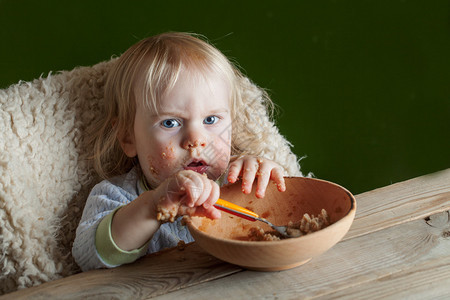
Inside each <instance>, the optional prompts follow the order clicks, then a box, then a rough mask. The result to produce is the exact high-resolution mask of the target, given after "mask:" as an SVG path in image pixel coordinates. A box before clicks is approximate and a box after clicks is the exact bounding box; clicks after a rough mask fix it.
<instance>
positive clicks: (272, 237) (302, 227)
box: [248, 209, 330, 241]
mask: <svg viewBox="0 0 450 300" xmlns="http://www.w3.org/2000/svg"><path fill="white" fill-rule="evenodd" d="M328 225H330V218H329V216H328V213H327V211H326V210H325V209H322V210H321V212H320V213H319V214H318V215H317V216H314V215H311V216H310V215H309V214H308V213H305V214H304V215H303V217H302V219H301V220H299V221H296V222H292V221H290V222H289V223H288V224H287V230H286V231H287V234H288V235H289V236H290V237H300V236H303V235H307V234H309V233H312V232H315V231H318V230H321V229H323V228H325V227H327V226H328ZM281 239H285V237H283V236H282V235H281V234H279V233H278V232H276V231H274V230H273V231H267V230H264V229H262V228H261V227H259V226H257V227H252V228H250V230H249V233H248V240H249V241H279V240H281Z"/></svg>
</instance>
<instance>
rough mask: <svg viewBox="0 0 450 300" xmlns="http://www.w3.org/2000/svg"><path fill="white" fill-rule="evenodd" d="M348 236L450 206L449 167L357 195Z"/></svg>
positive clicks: (385, 226)
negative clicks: (353, 218) (354, 213)
mask: <svg viewBox="0 0 450 300" xmlns="http://www.w3.org/2000/svg"><path fill="white" fill-rule="evenodd" d="M355 198H356V203H357V209H356V216H355V220H354V221H353V224H352V227H351V228H350V230H349V231H348V233H347V234H346V236H345V237H344V240H345V239H350V238H353V237H357V236H360V235H364V234H367V233H370V232H374V231H377V230H381V229H384V228H387V227H390V226H395V225H397V224H402V223H404V222H409V221H412V220H417V219H423V218H425V217H427V216H430V215H433V214H436V213H438V212H442V211H446V210H449V209H450V169H446V170H443V171H440V172H436V173H433V174H429V175H425V176H421V177H417V178H414V179H411V180H407V181H403V182H400V183H396V184H392V185H389V186H386V187H383V188H379V189H376V190H373V191H370V192H366V193H362V194H359V195H357V196H355Z"/></svg>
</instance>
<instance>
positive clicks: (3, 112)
mask: <svg viewBox="0 0 450 300" xmlns="http://www.w3.org/2000/svg"><path fill="white" fill-rule="evenodd" d="M114 61H115V59H112V60H110V61H106V62H102V63H99V64H96V65H94V66H92V67H79V68H75V69H74V70H72V71H63V72H59V73H57V74H55V75H51V74H50V75H49V76H48V77H47V78H39V79H36V80H34V81H32V82H19V83H18V84H15V85H12V86H10V87H9V88H7V89H4V90H0V265H1V274H0V294H4V293H8V292H12V291H15V290H17V289H21V288H26V287H31V286H34V285H38V284H41V283H44V282H47V281H51V280H55V279H57V278H61V277H65V276H68V275H70V274H74V273H76V272H79V269H78V267H77V266H76V264H75V263H74V261H73V259H72V256H71V248H72V242H73V240H74V235H75V229H76V227H77V224H78V221H79V219H80V217H81V213H82V210H83V207H84V203H85V200H86V197H87V195H88V193H89V191H90V189H91V188H92V186H93V185H94V184H95V183H97V182H98V181H99V178H98V177H97V176H96V174H95V172H94V171H93V168H92V167H91V166H90V164H89V160H88V154H89V151H87V150H88V149H86V147H84V146H83V145H84V143H85V141H84V138H83V136H84V133H85V132H86V130H87V129H88V128H89V126H91V124H92V121H93V119H94V118H95V117H96V116H97V115H98V114H99V113H100V111H101V107H100V104H99V103H100V102H101V100H102V98H103V88H104V84H105V80H106V75H107V72H108V70H109V69H110V67H111V66H112V64H113V63H114ZM243 93H244V94H245V95H246V103H247V105H248V106H249V107H252V109H251V110H248V109H246V108H242V114H241V115H240V118H242V121H243V122H242V124H247V126H249V125H250V124H253V125H254V126H253V127H252V126H249V127H248V128H250V129H251V130H250V131H248V130H244V131H247V132H248V133H247V135H249V134H251V135H252V136H246V137H245V136H244V137H243V138H242V139H241V140H239V141H237V144H238V146H239V144H242V147H244V146H245V147H247V148H250V149H249V150H250V151H249V152H250V153H252V154H255V155H264V156H265V157H267V158H270V159H273V160H275V161H276V162H278V163H279V164H280V165H282V166H283V167H284V168H285V173H286V175H290V176H301V173H300V169H299V164H298V160H297V157H296V156H295V155H294V154H293V153H292V152H291V149H290V144H289V143H288V142H287V141H286V140H285V139H284V137H283V136H281V135H280V134H279V131H278V129H277V128H276V126H275V125H274V124H273V123H272V122H271V121H270V120H269V119H268V118H267V117H264V108H263V106H262V104H261V97H262V95H261V92H260V91H259V90H258V89H257V88H256V87H255V86H254V85H253V84H252V83H251V82H250V81H246V83H245V84H244V87H243ZM255 111H260V112H261V116H262V118H261V119H260V120H259V121H258V123H257V124H255V120H254V117H255V115H254V112H255ZM252 128H253V129H252ZM255 141H258V142H257V143H255ZM263 141H264V142H263Z"/></svg>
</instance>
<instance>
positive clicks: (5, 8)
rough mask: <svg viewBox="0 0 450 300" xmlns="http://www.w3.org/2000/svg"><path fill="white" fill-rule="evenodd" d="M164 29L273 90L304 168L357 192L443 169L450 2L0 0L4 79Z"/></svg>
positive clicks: (449, 113)
mask: <svg viewBox="0 0 450 300" xmlns="http://www.w3.org/2000/svg"><path fill="white" fill-rule="evenodd" d="M169 30H170V31H189V32H196V33H201V34H204V35H206V36H207V37H208V38H209V39H210V40H211V41H212V42H213V43H214V44H215V45H216V46H217V47H218V48H219V49H221V50H222V51H223V52H224V53H225V54H226V55H227V56H229V57H231V58H233V59H234V60H236V61H237V62H239V64H240V66H241V67H242V68H243V69H244V70H245V73H246V74H247V75H248V76H249V77H250V78H252V79H253V80H254V81H255V82H256V83H257V84H259V85H260V86H262V87H265V88H267V89H268V90H269V92H270V94H271V96H272V98H273V100H274V101H275V102H276V103H277V104H278V106H279V107H280V110H279V114H278V117H277V122H278V125H279V127H280V130H281V132H282V133H283V134H284V135H285V136H287V138H288V139H289V140H290V141H291V142H292V143H293V144H294V146H295V147H294V151H295V152H296V153H297V154H298V155H299V156H307V158H305V159H304V160H302V167H303V171H304V172H305V173H307V172H313V173H314V174H315V176H316V177H318V178H323V179H327V180H331V181H334V182H337V183H339V184H342V185H343V186H345V187H347V188H348V189H350V190H351V191H352V192H353V193H360V192H363V191H367V190H370V189H374V188H376V187H381V186H385V185H388V184H391V183H394V182H398V181H402V180H405V179H409V178H412V177H415V176H419V175H423V174H427V173H430V172H434V171H437V170H441V169H445V168H449V167H450V151H449V150H450V133H449V132H450V121H449V117H450V84H449V79H450V59H449V57H450V55H449V54H450V2H449V1H426V0H424V1H406V0H404V1H394V0H392V1H364V0H359V1H357V0H354V1H337V0H336V1H261V0H260V1H132V0H130V1H94V0H89V1H86V0H82V1H81V0H80V1H61V0H60V1H56V0H53V1H25V0H22V1H21V0H0V41H1V47H0V57H1V61H0V70H1V72H0V88H5V87H7V86H8V85H10V84H13V83H16V82H18V81H19V80H26V81H28V80H32V79H33V78H36V77H39V76H40V75H44V76H46V75H47V74H48V73H49V72H50V71H58V70H70V69H72V68H74V67H76V66H85V65H93V64H95V63H97V62H100V61H103V60H107V59H109V58H110V57H111V56H112V55H118V54H120V53H122V52H123V51H124V50H125V49H126V48H128V47H129V46H130V45H131V44H133V43H135V42H136V41H137V40H140V39H142V38H144V37H146V36H149V35H153V34H156V33H160V32H164V31H169Z"/></svg>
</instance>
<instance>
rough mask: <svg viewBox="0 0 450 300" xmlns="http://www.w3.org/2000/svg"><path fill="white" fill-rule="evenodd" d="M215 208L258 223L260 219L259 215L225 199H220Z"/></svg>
mask: <svg viewBox="0 0 450 300" xmlns="http://www.w3.org/2000/svg"><path fill="white" fill-rule="evenodd" d="M214 206H215V207H216V208H217V209H220V210H223V211H225V212H227V213H230V214H233V215H235V216H238V217H241V218H244V219H247V220H249V221H256V220H258V219H259V215H258V214H256V213H254V212H252V211H251V210H248V209H246V208H243V207H242V206H239V205H236V204H234V203H231V202H228V201H226V200H223V199H218V200H217V202H216V204H214Z"/></svg>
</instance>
